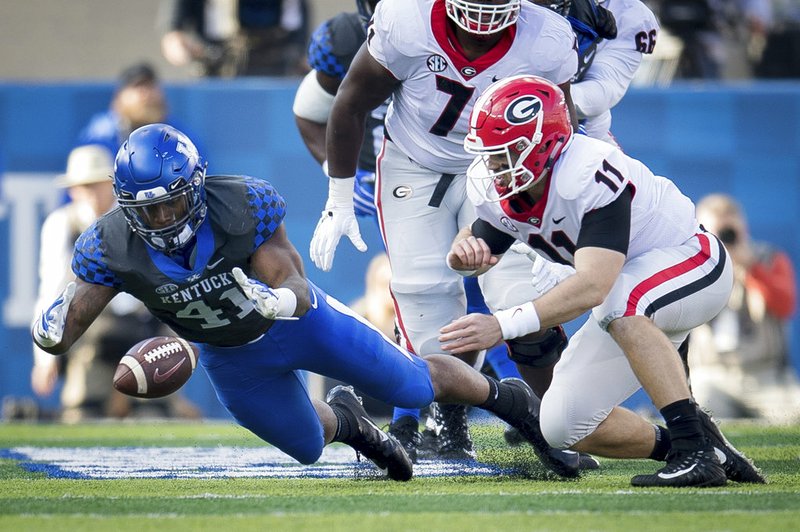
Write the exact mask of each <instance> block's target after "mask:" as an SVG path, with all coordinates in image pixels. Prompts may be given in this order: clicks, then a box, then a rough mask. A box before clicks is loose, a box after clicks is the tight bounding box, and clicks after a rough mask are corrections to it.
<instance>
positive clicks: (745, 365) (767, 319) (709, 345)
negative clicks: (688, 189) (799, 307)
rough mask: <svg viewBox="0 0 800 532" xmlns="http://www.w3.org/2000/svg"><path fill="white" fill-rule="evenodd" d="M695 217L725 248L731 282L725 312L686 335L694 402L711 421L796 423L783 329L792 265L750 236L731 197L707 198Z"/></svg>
mask: <svg viewBox="0 0 800 532" xmlns="http://www.w3.org/2000/svg"><path fill="white" fill-rule="evenodd" d="M697 218H698V221H700V223H702V224H703V225H704V227H705V228H706V229H708V230H709V231H711V232H713V233H715V234H717V235H718V236H719V238H720V240H722V241H723V242H724V243H725V246H726V247H727V248H728V250H729V251H730V255H731V258H732V259H733V264H734V275H735V280H734V287H733V292H732V294H731V298H730V300H729V301H728V305H727V307H725V308H724V309H723V310H722V312H720V313H719V315H718V316H717V317H716V318H714V319H713V320H712V321H711V322H709V323H708V324H706V325H703V326H702V327H699V328H698V329H696V330H694V331H693V332H692V340H691V342H690V343H689V367H690V375H691V380H692V391H693V393H694V395H695V397H696V398H697V400H698V402H699V403H700V404H704V405H706V406H708V407H709V408H711V409H712V410H713V411H714V413H715V414H716V415H717V416H718V417H723V418H724V417H749V418H758V419H765V420H768V421H770V422H773V423H788V422H797V421H800V384H798V380H797V377H796V375H795V373H794V371H793V370H792V367H791V363H790V360H789V345H788V338H787V331H786V327H787V322H788V320H789V318H791V317H792V315H793V314H794V312H795V303H796V286H795V277H794V268H793V266H792V262H791V260H790V259H789V257H788V255H787V254H786V253H784V252H783V251H781V250H778V249H776V248H775V247H773V246H771V245H770V244H766V243H764V242H756V241H753V240H751V239H750V235H749V232H748V227H747V220H746V218H745V214H744V212H743V210H742V207H741V206H740V205H739V204H738V203H737V202H736V200H734V199H733V198H732V197H730V196H727V195H725V194H712V195H709V196H706V197H705V198H703V199H702V200H701V201H700V202H699V203H698V204H697Z"/></svg>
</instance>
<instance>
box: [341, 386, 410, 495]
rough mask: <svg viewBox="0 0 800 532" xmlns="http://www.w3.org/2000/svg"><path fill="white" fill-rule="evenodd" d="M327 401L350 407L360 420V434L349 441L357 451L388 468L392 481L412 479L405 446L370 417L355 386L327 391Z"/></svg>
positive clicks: (385, 469) (358, 420) (342, 407)
mask: <svg viewBox="0 0 800 532" xmlns="http://www.w3.org/2000/svg"><path fill="white" fill-rule="evenodd" d="M326 402H327V403H328V404H329V405H332V406H333V405H336V406H337V407H339V408H341V409H343V410H347V411H348V412H349V413H350V414H351V415H352V417H353V418H354V419H355V420H356V421H357V422H358V434H357V435H356V436H355V437H353V438H352V439H351V440H350V441H348V442H347V444H348V445H349V446H350V447H352V448H353V449H355V450H356V453H357V454H362V455H364V456H365V457H367V458H368V459H369V460H371V461H372V462H373V463H374V464H375V465H376V466H378V468H379V469H382V470H384V471H386V474H387V475H388V476H389V478H391V479H392V480H401V481H406V480H411V477H412V476H413V474H414V468H413V466H412V464H411V459H410V458H409V457H408V454H406V451H405V449H403V446H402V445H401V444H400V442H399V441H397V439H396V438H395V437H394V436H392V435H391V434H387V433H386V432H384V431H382V430H381V429H380V428H379V427H378V426H377V425H376V424H375V422H373V421H372V419H370V417H369V415H368V414H367V411H366V410H364V407H363V406H362V404H361V399H360V398H359V397H358V396H357V395H356V394H355V392H354V391H353V387H352V386H343V385H339V386H335V387H334V388H332V389H331V391H329V392H328V396H327V397H326Z"/></svg>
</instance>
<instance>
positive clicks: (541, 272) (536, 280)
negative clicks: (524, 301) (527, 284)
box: [511, 242, 575, 300]
mask: <svg viewBox="0 0 800 532" xmlns="http://www.w3.org/2000/svg"><path fill="white" fill-rule="evenodd" d="M511 251H513V252H515V253H519V254H521V255H526V256H527V257H528V258H529V259H530V260H531V261H532V262H533V264H532V265H531V276H532V277H531V285H532V286H533V289H534V290H535V291H536V297H535V298H534V300H536V299H539V298H540V297H542V296H543V295H544V294H546V293H547V292H549V291H550V290H552V289H553V287H554V286H556V285H557V284H558V283H560V282H561V281H563V280H564V279H566V278H567V277H569V276H570V275H573V274H574V273H575V268H573V267H572V266H567V265H566V264H558V263H557V262H551V261H549V260H547V259H545V258H544V257H542V256H541V255H539V254H538V253H536V252H535V251H534V250H533V249H531V247H530V246H528V245H527V244H525V243H524V242H517V243H515V244H514V245H513V246H511Z"/></svg>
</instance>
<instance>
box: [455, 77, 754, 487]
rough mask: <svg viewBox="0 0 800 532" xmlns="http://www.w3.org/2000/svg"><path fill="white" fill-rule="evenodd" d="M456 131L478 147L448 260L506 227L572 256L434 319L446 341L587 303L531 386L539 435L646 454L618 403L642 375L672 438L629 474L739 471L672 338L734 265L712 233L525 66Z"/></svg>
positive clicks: (488, 261)
mask: <svg viewBox="0 0 800 532" xmlns="http://www.w3.org/2000/svg"><path fill="white" fill-rule="evenodd" d="M464 145H465V148H466V150H467V151H469V152H470V153H473V154H476V155H477V156H478V157H477V158H476V160H475V162H474V163H473V164H472V165H471V166H470V169H469V170H468V172H467V175H468V178H469V185H468V188H469V197H470V199H471V201H473V202H474V203H475V205H476V212H477V214H478V217H479V218H478V220H477V221H475V222H474V223H473V224H472V226H471V227H467V228H465V229H464V230H462V231H461V232H460V234H459V236H458V237H457V238H456V240H455V241H454V243H453V247H452V249H451V252H450V253H449V254H448V257H447V259H448V264H449V265H450V267H451V268H454V269H456V270H461V271H462V272H465V273H466V272H468V271H472V272H474V273H476V274H480V273H483V272H485V271H486V270H487V269H490V268H492V267H493V265H494V264H496V263H498V262H497V261H498V255H502V253H504V252H505V251H506V250H507V249H508V248H509V247H510V246H511V244H512V243H513V242H514V241H515V240H520V241H522V242H525V243H527V244H528V245H529V246H531V248H533V249H534V250H535V251H536V252H537V253H539V254H540V255H541V256H542V257H545V258H547V259H548V260H550V261H556V262H561V263H564V264H570V265H573V266H574V268H575V270H574V272H571V273H570V274H567V275H566V276H565V278H564V279H562V280H561V282H560V283H558V284H556V285H555V286H554V287H553V288H552V289H550V290H549V291H547V292H546V293H544V295H542V296H541V297H539V298H538V299H536V300H535V301H528V302H526V303H524V304H521V305H516V306H513V307H511V308H508V309H505V310H501V311H498V312H495V313H494V315H493V316H487V315H479V314H470V315H468V316H465V317H462V318H460V319H457V320H455V321H454V322H453V323H451V324H449V325H448V326H446V327H443V328H442V334H441V336H440V338H439V340H440V341H441V342H442V343H443V346H444V347H445V349H448V350H450V351H453V352H456V353H458V352H462V351H469V350H475V349H481V348H484V347H485V346H487V345H493V344H494V343H495V342H497V341H499V340H500V339H501V338H502V339H506V340H509V339H513V338H520V337H524V336H526V335H529V334H531V333H535V332H537V331H539V330H540V329H541V328H542V327H552V326H554V325H556V324H559V323H565V322H567V321H569V320H571V319H574V318H577V317H578V316H580V315H582V314H583V313H584V312H587V311H591V316H590V318H589V319H588V321H587V322H586V324H585V325H584V326H583V327H581V329H580V330H579V331H578V332H577V333H576V334H575V335H574V336H573V337H572V338H571V339H570V343H569V346H568V347H567V349H566V351H564V353H563V355H562V358H561V360H559V361H558V362H557V363H556V365H555V370H554V372H553V380H552V383H551V385H550V387H549V389H548V390H547V391H546V392H545V394H544V397H543V398H542V404H541V412H540V416H541V418H540V424H541V429H542V433H543V434H544V436H545V438H546V439H547V441H548V443H550V445H552V446H553V447H556V448H571V449H573V450H578V451H583V452H588V453H592V454H598V455H601V456H610V457H617V458H646V457H650V456H652V454H653V452H654V449H657V444H658V442H657V437H656V434H657V432H656V431H654V430H653V427H652V425H650V423H649V422H648V421H647V420H645V419H643V418H641V417H640V416H638V415H636V414H634V413H633V412H630V411H629V410H625V409H624V408H622V407H620V406H619V405H620V403H622V402H623V401H624V400H625V399H627V398H628V397H629V396H630V395H631V394H633V393H634V392H635V391H636V390H637V389H638V388H639V387H640V386H643V387H644V389H645V391H647V393H648V394H649V395H650V398H651V399H652V401H653V403H654V404H655V405H656V407H657V408H659V409H660V410H661V412H662V414H663V415H664V417H665V419H666V421H667V429H668V432H669V435H670V438H671V446H672V447H671V449H670V451H669V453H668V454H667V455H666V460H667V465H666V466H665V467H664V468H662V469H661V470H660V471H659V472H657V473H656V474H653V475H638V476H636V477H634V478H633V480H632V483H633V484H634V485H636V486H690V485H691V486H712V485H722V484H724V483H725V482H726V479H727V478H740V477H737V473H736V472H729V471H728V470H727V469H724V468H723V467H722V464H721V463H720V462H721V460H720V459H719V458H718V457H717V456H716V455H715V453H714V449H713V448H712V446H714V447H716V445H717V443H714V442H712V443H709V442H711V440H710V439H707V438H710V436H708V434H707V429H706V428H705V427H704V425H703V424H702V421H701V412H700V411H699V409H698V408H697V405H696V404H695V403H693V401H692V399H691V395H690V392H689V388H688V385H687V382H686V377H685V374H684V370H683V366H682V364H681V362H680V357H679V355H678V352H677V347H678V346H679V345H680V344H681V343H682V342H683V341H684V340H685V339H686V337H687V335H688V334H689V331H690V330H691V329H693V328H694V327H697V326H698V325H701V324H702V323H705V322H706V321H708V320H710V319H711V318H712V317H714V316H715V315H716V314H717V313H718V312H719V311H720V310H721V309H722V308H723V307H724V306H725V304H726V302H727V300H728V297H729V295H730V291H731V287H732V280H733V274H732V266H731V261H730V258H729V257H728V254H727V252H726V250H725V248H724V247H723V245H722V243H721V242H720V241H719V240H718V239H717V238H716V237H715V236H714V235H712V234H710V233H707V232H705V231H704V230H703V229H702V228H701V227H700V226H699V225H698V223H697V221H696V220H695V217H694V206H693V204H692V202H691V201H690V200H689V199H688V198H687V197H686V196H684V195H683V194H681V192H680V191H679V190H678V189H677V187H676V186H675V185H674V184H673V183H672V182H671V181H669V180H668V179H666V178H663V177H657V176H654V175H653V173H652V172H651V171H650V170H649V169H648V168H647V167H646V166H645V165H643V164H642V163H640V162H639V161H637V160H635V159H632V158H631V157H628V156H626V155H625V154H623V153H622V152H621V151H620V150H619V149H618V148H616V147H614V146H612V145H610V144H608V143H605V142H602V141H599V140H596V139H592V138H589V137H586V136H583V135H573V132H572V126H571V123H570V119H569V115H568V112H567V109H566V105H565V102H564V96H563V94H562V92H561V90H560V89H559V88H558V87H557V86H555V85H553V84H552V83H550V82H549V81H547V80H544V79H542V78H538V77H535V76H517V77H513V78H509V79H506V80H503V81H501V82H498V83H496V84H494V85H493V86H492V87H490V88H489V89H488V90H487V91H486V92H485V93H484V94H483V95H482V96H481V98H480V99H479V100H478V102H477V103H476V105H475V109H474V110H473V112H472V115H471V120H470V132H469V134H468V135H467V137H466V140H465V143H464ZM500 263H502V262H500ZM640 383H641V384H640ZM599 427H603V430H597V429H598V428H599ZM720 441H721V440H720ZM719 446H720V453H723V454H722V456H723V458H724V450H722V449H721V448H722V447H724V445H723V444H721V443H720V444H719ZM731 453H733V451H731ZM737 453H738V452H737ZM731 456H733V454H732V455H731ZM737 456H738V454H737ZM661 459H663V457H661ZM731 460H733V458H731ZM742 467H745V466H742ZM750 467H752V465H750ZM739 473H741V472H739ZM752 478H753V479H754V480H753V481H757V480H755V479H757V478H761V479H762V480H763V477H760V476H759V475H755V474H754V475H753V476H752Z"/></svg>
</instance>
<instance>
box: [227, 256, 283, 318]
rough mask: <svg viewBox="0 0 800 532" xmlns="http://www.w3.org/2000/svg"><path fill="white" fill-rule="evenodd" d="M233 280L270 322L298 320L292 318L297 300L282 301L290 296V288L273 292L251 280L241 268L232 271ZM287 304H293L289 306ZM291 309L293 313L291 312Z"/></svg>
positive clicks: (258, 282) (255, 280)
mask: <svg viewBox="0 0 800 532" xmlns="http://www.w3.org/2000/svg"><path fill="white" fill-rule="evenodd" d="M231 273H232V274H233V278H234V279H236V282H237V283H238V284H239V286H240V287H241V288H242V291H243V292H244V295H245V296H247V298H248V299H249V300H250V301H252V302H253V306H255V308H256V311H257V312H258V313H259V314H261V315H262V316H264V317H265V318H267V319H268V320H296V319H297V318H296V317H294V316H292V315H291V314H292V312H294V307H295V306H296V305H297V299H296V298H295V300H294V301H293V302H286V301H282V297H287V296H290V291H289V289H288V288H278V289H277V290H273V289H272V288H270V287H269V286H267V285H265V284H264V283H262V282H261V281H259V280H257V279H251V278H250V277H248V276H247V275H245V273H244V272H243V271H242V269H241V268H239V267H236V268H234V269H233V270H231ZM286 303H291V304H290V305H288V306H287V304H286ZM290 309H291V312H290Z"/></svg>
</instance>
